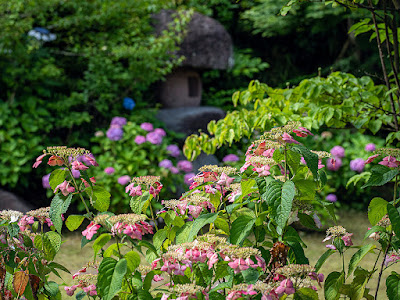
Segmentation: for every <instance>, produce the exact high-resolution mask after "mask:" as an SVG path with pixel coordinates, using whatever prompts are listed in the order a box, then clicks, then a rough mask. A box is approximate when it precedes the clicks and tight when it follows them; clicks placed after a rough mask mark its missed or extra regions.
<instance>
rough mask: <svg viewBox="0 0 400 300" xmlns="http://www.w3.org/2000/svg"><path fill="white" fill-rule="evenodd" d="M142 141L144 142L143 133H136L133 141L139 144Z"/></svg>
mask: <svg viewBox="0 0 400 300" xmlns="http://www.w3.org/2000/svg"><path fill="white" fill-rule="evenodd" d="M144 142H146V137H144V136H143V135H138V136H136V137H135V143H136V144H138V145H140V144H143V143H144Z"/></svg>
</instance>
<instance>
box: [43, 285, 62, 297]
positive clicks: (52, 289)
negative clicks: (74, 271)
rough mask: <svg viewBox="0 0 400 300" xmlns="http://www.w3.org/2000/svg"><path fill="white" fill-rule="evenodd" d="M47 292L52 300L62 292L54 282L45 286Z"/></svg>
mask: <svg viewBox="0 0 400 300" xmlns="http://www.w3.org/2000/svg"><path fill="white" fill-rule="evenodd" d="M44 288H45V290H46V291H47V292H48V293H49V294H50V296H51V299H54V297H56V296H57V294H58V293H60V290H59V288H58V284H57V283H56V282H54V281H49V282H47V283H46V284H45V285H44Z"/></svg>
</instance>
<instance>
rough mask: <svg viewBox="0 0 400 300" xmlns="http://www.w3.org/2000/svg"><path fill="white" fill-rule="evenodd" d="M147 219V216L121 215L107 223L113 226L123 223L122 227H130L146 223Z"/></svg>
mask: <svg viewBox="0 0 400 300" xmlns="http://www.w3.org/2000/svg"><path fill="white" fill-rule="evenodd" d="M146 219H147V217H146V215H137V214H121V215H116V216H112V217H110V218H108V219H107V222H109V223H110V224H111V225H114V224H116V223H121V224H122V225H129V224H135V223H139V222H141V221H145V220H146Z"/></svg>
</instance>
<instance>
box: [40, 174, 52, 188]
mask: <svg viewBox="0 0 400 300" xmlns="http://www.w3.org/2000/svg"><path fill="white" fill-rule="evenodd" d="M50 174H51V173H49V174H47V175H44V176H43V177H42V185H43V188H45V189H51V186H50V181H49V180H50Z"/></svg>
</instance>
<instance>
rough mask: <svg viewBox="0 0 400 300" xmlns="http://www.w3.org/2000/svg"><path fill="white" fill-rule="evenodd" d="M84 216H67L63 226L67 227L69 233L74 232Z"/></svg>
mask: <svg viewBox="0 0 400 300" xmlns="http://www.w3.org/2000/svg"><path fill="white" fill-rule="evenodd" d="M84 219H85V217H84V216H81V215H69V216H68V218H67V220H66V221H65V225H66V226H67V228H68V230H69V231H74V230H76V229H78V228H79V226H81V224H82V222H83V220H84Z"/></svg>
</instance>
